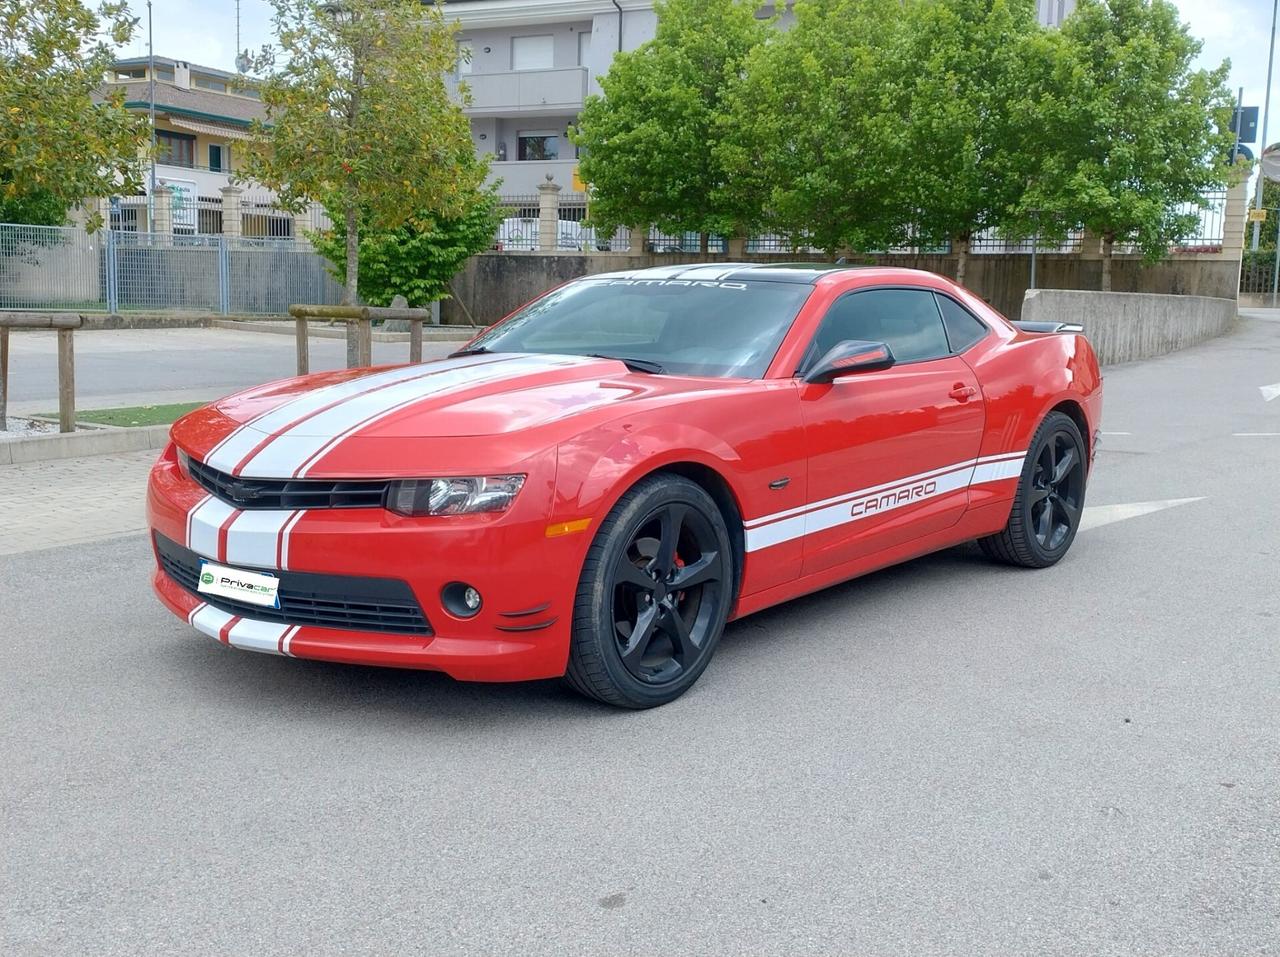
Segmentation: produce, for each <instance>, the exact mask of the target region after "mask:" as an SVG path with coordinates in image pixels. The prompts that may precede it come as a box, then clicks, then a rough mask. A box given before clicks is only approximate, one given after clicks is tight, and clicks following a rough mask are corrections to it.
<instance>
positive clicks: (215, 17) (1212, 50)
mask: <svg viewBox="0 0 1280 957" xmlns="http://www.w3.org/2000/svg"><path fill="white" fill-rule="evenodd" d="M1175 2H1176V4H1177V6H1178V9H1179V10H1180V11H1181V13H1182V18H1183V19H1184V20H1185V21H1187V23H1189V24H1190V26H1191V32H1192V34H1193V35H1194V36H1197V37H1199V38H1200V39H1201V40H1203V41H1204V49H1203V51H1202V52H1201V61H1202V64H1203V65H1205V66H1217V65H1218V64H1219V63H1221V62H1222V61H1223V60H1225V59H1230V60H1231V79H1230V85H1231V89H1232V91H1235V90H1236V88H1237V87H1241V86H1243V87H1244V102H1245V105H1246V106H1262V105H1263V104H1262V97H1263V88H1264V87H1265V85H1266V77H1267V40H1268V38H1269V36H1270V31H1271V10H1272V4H1273V0H1175ZM130 5H131V6H132V7H133V10H134V13H135V14H136V15H140V16H141V17H142V18H143V19H142V23H141V24H140V29H139V30H138V33H137V35H136V36H135V38H134V40H133V42H132V43H130V44H129V45H128V46H126V47H125V48H124V49H123V51H122V52H123V53H124V54H126V55H137V56H144V55H145V54H146V52H147V29H146V3H145V0H130ZM152 16H153V24H154V31H155V49H156V54H157V55H159V56H169V57H174V58H176V59H183V60H188V61H190V62H192V63H199V64H200V65H202V66H211V67H217V68H220V69H223V70H234V69H235V57H236V0H152ZM240 37H241V40H240V43H241V47H249V48H250V49H253V50H257V49H259V48H261V47H262V46H263V45H264V44H268V43H270V42H271V40H272V36H271V13H270V6H269V4H268V3H267V0H240ZM1277 72H1278V74H1280V71H1277ZM1277 81H1280V75H1278V76H1277V77H1275V78H1273V83H1272V89H1273V90H1274V88H1275V87H1276V86H1277V85H1280V84H1278V82H1277ZM1275 106H1276V108H1277V110H1280V100H1278V101H1277V103H1276V104H1275ZM1271 119H1272V122H1271V124H1270V128H1269V135H1268V138H1269V139H1271V140H1272V141H1276V140H1280V113H1277V114H1276V115H1275V116H1273V117H1272V118H1271ZM1255 154H1256V150H1255Z"/></svg>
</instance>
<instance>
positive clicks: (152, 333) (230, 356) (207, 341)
mask: <svg viewBox="0 0 1280 957" xmlns="http://www.w3.org/2000/svg"><path fill="white" fill-rule="evenodd" d="M459 345H460V343H457V342H424V343H423V347H422V348H423V355H425V356H427V357H431V356H436V355H447V354H448V353H449V352H452V351H453V350H454V349H457V348H458V347H459ZM310 346H311V369H312V371H314V372H320V371H323V370H326V369H341V368H342V367H343V366H345V365H346V356H347V353H346V349H347V346H346V343H345V342H344V341H342V340H341V339H324V338H318V337H312V338H311V340H310ZM11 349H12V356H11V359H10V362H11V365H12V372H11V374H12V382H11V383H10V386H9V401H10V402H11V403H12V404H13V411H20V412H40V411H49V410H50V409H55V408H57V405H58V347H57V336H56V334H55V333H52V332H31V331H19V332H14V333H13V335H12V336H11ZM75 350H76V405H77V407H78V408H81V409H94V408H112V407H116V406H126V405H136V404H146V403H152V402H187V401H190V402H198V401H205V400H209V399H216V398H219V397H220V396H223V395H226V394H228V393H230V392H234V391H237V390H239V389H243V388H247V387H248V386H252V385H257V384H258V383H260V382H268V381H270V380H272V379H281V378H285V377H286V376H291V375H293V374H294V370H295V362H296V359H295V346H294V341H293V337H292V336H285V335H275V334H271V333H261V332H239V331H237V330H234V329H111V330H103V331H94V332H82V333H80V334H78V335H77V336H76V338H75ZM408 357H409V345H408V343H406V342H375V343H374V344H373V359H374V361H375V362H377V363H393V362H406V361H408Z"/></svg>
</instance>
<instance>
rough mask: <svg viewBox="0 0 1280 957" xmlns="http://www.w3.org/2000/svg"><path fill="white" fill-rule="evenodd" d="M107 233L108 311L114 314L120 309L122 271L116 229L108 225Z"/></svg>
mask: <svg viewBox="0 0 1280 957" xmlns="http://www.w3.org/2000/svg"><path fill="white" fill-rule="evenodd" d="M106 233H107V237H106V247H105V248H106V252H107V312H109V313H111V314H112V315H114V314H115V313H117V312H119V311H120V272H119V270H118V269H117V256H116V231H115V230H114V229H112V228H111V227H110V226H108V227H107V230H106Z"/></svg>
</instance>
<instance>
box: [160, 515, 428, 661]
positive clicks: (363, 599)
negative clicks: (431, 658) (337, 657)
mask: <svg viewBox="0 0 1280 957" xmlns="http://www.w3.org/2000/svg"><path fill="white" fill-rule="evenodd" d="M155 540H156V554H157V555H159V557H160V567H161V568H162V569H164V572H165V574H166V575H168V576H169V577H170V578H172V579H173V580H174V581H175V582H177V583H178V584H179V585H181V586H182V587H183V588H185V589H186V590H187V591H189V592H190V593H191V594H192V595H195V596H196V597H197V598H199V599H200V600H201V601H204V602H208V603H209V604H210V605H212V606H213V607H214V608H220V609H222V610H223V611H225V612H227V613H228V614H232V615H242V616H244V617H245V618H253V619H256V620H258V621H275V622H280V623H281V624H284V625H315V626H316V627H319V628H339V629H344V630H347V631H377V632H386V633H388V634H393V635H422V636H430V635H431V634H433V632H432V630H431V625H430V623H429V622H428V621H427V617H426V615H424V614H423V613H422V606H421V605H419V604H418V601H417V599H416V598H414V597H413V590H412V589H411V588H410V587H409V585H408V583H407V582H403V581H399V580H397V579H394V578H358V577H355V576H348V575H316V574H312V573H310V572H285V571H281V572H277V571H272V572H271V573H272V574H274V575H276V576H277V577H278V578H279V579H280V590H279V595H280V607H279V608H264V607H263V606H261V605H253V604H250V603H248V602H242V601H235V600H234V599H229V598H222V597H220V596H217V595H205V594H201V593H200V591H199V590H198V585H199V581H200V562H201V558H200V556H199V555H197V554H196V553H195V552H193V551H191V549H189V548H184V547H183V546H182V545H179V544H178V543H177V542H174V541H172V540H170V539H168V538H165V537H164V536H163V535H161V534H159V533H156V536H155Z"/></svg>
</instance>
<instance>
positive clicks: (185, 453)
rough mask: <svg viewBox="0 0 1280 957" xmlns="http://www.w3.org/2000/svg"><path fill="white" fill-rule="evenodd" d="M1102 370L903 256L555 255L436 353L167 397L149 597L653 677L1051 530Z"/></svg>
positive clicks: (676, 674) (490, 660)
mask: <svg viewBox="0 0 1280 957" xmlns="http://www.w3.org/2000/svg"><path fill="white" fill-rule="evenodd" d="M1101 406H1102V379H1101V376H1100V375H1099V371H1098V363H1097V360H1096V358H1095V356H1094V353H1093V350H1092V349H1091V348H1090V346H1089V343H1088V342H1087V341H1086V339H1085V338H1084V336H1083V335H1081V334H1080V333H1079V327H1047V326H1041V327H1034V328H1019V326H1018V324H1016V323H1010V322H1009V321H1007V320H1006V319H1004V318H1003V317H1002V316H1000V315H999V314H998V313H996V312H994V311H993V310H992V309H991V308H990V307H988V306H987V305H986V304H985V303H983V302H982V301H981V300H980V299H978V298H977V297H975V296H974V295H973V294H972V293H970V292H968V291H966V290H965V289H963V288H961V287H960V286H957V285H956V284H955V283H953V282H950V281H948V280H946V279H943V278H940V277H938V276H934V275H931V274H928V273H922V272H914V271H910V270H904V269H886V268H849V267H842V266H836V267H830V266H815V265H796V266H776V265H751V264H740V265H726V264H717V265H697V266H671V267H663V268H658V269H647V270H642V271H637V272H623V273H613V274H609V275H602V276H594V277H590V278H586V279H581V280H577V281H575V282H571V283H569V284H567V285H564V286H561V287H559V288H557V289H554V290H552V291H551V292H549V293H546V294H545V295H543V296H542V297H540V298H539V299H536V300H535V301H534V302H532V303H530V304H529V305H527V306H525V307H524V308H522V309H520V310H519V311H517V312H516V313H515V314H513V315H512V316H510V317H509V318H507V319H506V320H504V321H503V322H501V323H499V324H497V325H495V326H493V327H492V328H490V329H488V330H487V331H485V332H484V333H482V334H481V335H479V336H478V337H477V338H476V339H474V340H473V341H472V342H471V343H470V344H469V345H468V347H467V348H465V349H463V350H462V351H460V352H457V353H455V354H454V355H453V356H451V357H449V358H448V359H443V360H439V361H435V362H426V363H422V364H420V365H411V366H401V367H394V368H379V369H360V370H349V371H341V372H326V373H320V374H317V375H311V376H305V377H302V378H297V379H289V380H285V381H281V382H276V383H273V384H270V385H264V386H261V387H259V388H255V389H250V390H249V391H247V392H242V393H240V394H238V395H235V396H232V397H230V398H228V399H224V400H222V401H220V402H216V403H214V404H213V405H211V406H209V407H207V408H204V409H201V410H199V411H196V412H193V413H191V414H190V415H188V416H186V417H185V418H183V419H181V420H180V421H178V422H177V424H175V425H174V427H173V433H172V437H173V442H172V444H171V445H170V446H169V447H168V448H167V449H166V450H165V452H164V453H163V454H162V455H161V457H160V460H159V461H158V462H157V463H156V466H155V470H154V471H153V472H152V475H151V480H150V489H149V494H148V508H149V515H150V524H151V528H152V530H153V531H152V536H153V540H154V545H155V554H156V559H157V565H158V567H157V568H156V571H155V578H154V585H155V590H156V593H157V594H158V595H159V597H160V600H161V601H162V602H164V604H165V605H167V606H168V607H169V609H170V610H171V611H173V612H174V613H175V614H177V615H180V616H181V617H183V618H185V619H186V620H187V621H188V622H189V623H190V624H191V625H192V626H194V627H195V628H196V629H198V630H199V631H202V632H204V633H205V634H207V635H209V636H210V637H213V638H215V639H217V640H218V641H221V642H223V643H224V644H227V645H230V646H231V647H234V648H243V649H247V650H252V651H263V652H268V653H271V654H279V655H288V656H293V657H299V658H315V659H322V660H326V661H341V662H352V663H359V664H367V665H390V666H396V667H406V668H426V669H434V670H439V671H443V672H446V673H448V674H450V675H452V676H454V677H455V678H459V679H465V680H476V681H515V680H523V679H530V678H547V677H552V676H564V677H566V678H567V680H568V682H569V683H570V684H571V685H572V686H573V687H574V688H576V689H578V690H579V691H581V692H583V693H585V694H588V695H591V696H594V697H596V698H599V699H601V700H603V701H606V702H609V703H610V704H614V705H619V706H623V707H630V708H644V707H651V706H653V705H659V704H663V703H665V702H668V701H671V700H672V699H673V698H675V697H677V696H678V695H680V694H681V693H683V692H684V691H686V690H688V688H689V687H690V686H691V685H692V684H693V683H694V682H695V681H696V680H697V679H698V676H699V675H700V674H701V673H702V671H703V669H704V668H706V666H707V663H708V662H709V661H710V659H711V656H712V654H713V652H714V651H715V648H716V644H717V642H718V641H719V639H720V634H721V632H722V631H723V629H724V625H725V622H726V621H728V620H729V619H731V618H740V617H742V616H744V615H749V614H751V613H752V612H755V611H759V610H760V609H762V608H765V607H768V606H770V605H774V604H777V603H779V602H783V601H786V600H788V599H790V598H794V597H796V596H797V595H803V594H805V593H806V592H812V591H815V590H817V589H820V588H825V587H827V586H828V585H832V584H834V583H836V582H841V581H845V580H846V579H849V578H853V577H855V576H857V575H861V574H864V573H865V572H869V571H871V570H873V569H877V568H882V567H884V566H886V565H891V564H894V563H895V562H901V561H904V560H905V559H909V558H912V557H915V556H917V555H922V554H924V553H926V552H931V551H934V550H936V549H940V548H946V547H948V546H951V545H956V544H957V543H960V542H964V541H967V540H970V539H977V540H978V541H979V542H981V543H982V545H983V547H984V548H985V550H986V551H987V553H988V554H990V555H991V556H993V557H994V558H997V559H999V560H1001V561H1004V562H1008V563H1012V564H1015V565H1022V566H1027V567H1032V568H1041V567H1045V566H1048V565H1052V564H1054V563H1055V562H1057V561H1058V560H1059V559H1061V558H1062V556H1063V555H1064V554H1065V553H1066V551H1067V549H1068V548H1069V547H1070V546H1071V542H1072V539H1073V538H1074V536H1075V533H1076V529H1077V527H1078V525H1079V521H1080V515H1081V510H1082V508H1083V506H1084V497H1085V484H1086V481H1087V479H1088V475H1089V470H1090V467H1091V466H1092V463H1093V459H1094V455H1095V452H1096V449H1097V442H1098V428H1099V419H1100V414H1101Z"/></svg>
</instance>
